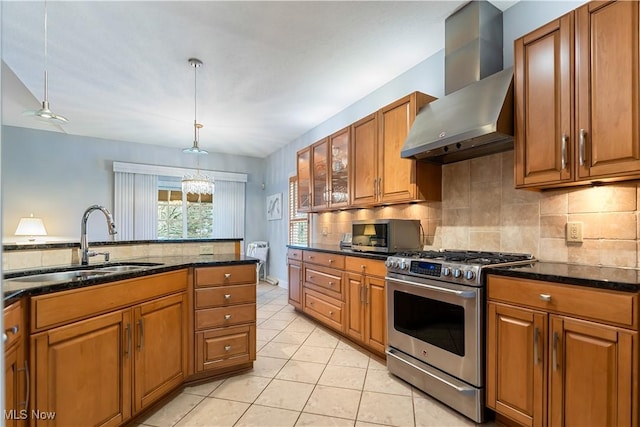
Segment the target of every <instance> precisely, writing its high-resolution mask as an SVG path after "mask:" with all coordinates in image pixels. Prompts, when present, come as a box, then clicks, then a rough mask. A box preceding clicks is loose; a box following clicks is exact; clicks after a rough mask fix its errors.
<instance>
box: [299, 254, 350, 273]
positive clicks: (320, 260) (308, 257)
mask: <svg viewBox="0 0 640 427" xmlns="http://www.w3.org/2000/svg"><path fill="white" fill-rule="evenodd" d="M303 257H304V262H308V263H313V264H318V265H323V266H325V267H331V268H337V269H340V270H342V269H344V255H336V254H330V253H326V252H313V251H303Z"/></svg>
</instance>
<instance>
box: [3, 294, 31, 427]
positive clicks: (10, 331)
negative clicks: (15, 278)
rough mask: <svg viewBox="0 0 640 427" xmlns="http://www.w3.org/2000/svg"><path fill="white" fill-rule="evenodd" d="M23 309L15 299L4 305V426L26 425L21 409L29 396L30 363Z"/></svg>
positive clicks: (25, 406) (22, 409)
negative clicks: (26, 351) (28, 360)
mask: <svg viewBox="0 0 640 427" xmlns="http://www.w3.org/2000/svg"><path fill="white" fill-rule="evenodd" d="M24 325H25V323H24V309H23V307H22V301H20V300H18V301H16V302H14V303H12V304H11V305H9V306H7V307H5V308H4V329H5V332H4V335H3V338H4V393H5V405H4V410H5V412H4V421H5V425H6V426H11V427H18V426H24V425H26V417H25V414H28V413H25V412H23V411H27V410H28V408H27V405H28V402H29V398H28V396H27V393H28V390H29V388H28V385H27V381H28V380H29V374H28V372H29V364H28V362H27V360H26V357H25V346H26V342H25V332H24Z"/></svg>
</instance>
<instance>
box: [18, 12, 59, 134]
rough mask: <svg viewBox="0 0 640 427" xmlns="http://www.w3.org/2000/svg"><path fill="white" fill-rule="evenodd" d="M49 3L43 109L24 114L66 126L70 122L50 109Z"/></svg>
mask: <svg viewBox="0 0 640 427" xmlns="http://www.w3.org/2000/svg"><path fill="white" fill-rule="evenodd" d="M47 33H48V31H47V2H46V0H45V2H44V100H43V101H42V108H40V109H39V110H29V111H25V112H24V114H25V115H28V116H35V117H36V118H37V119H40V120H43V121H46V122H50V123H55V124H64V123H68V122H69V120H68V119H67V118H66V117H64V116H61V115H59V114H55V113H54V112H53V111H51V109H50V108H49V75H48V73H47V47H48V46H47V45H48V43H47V42H48V40H47Z"/></svg>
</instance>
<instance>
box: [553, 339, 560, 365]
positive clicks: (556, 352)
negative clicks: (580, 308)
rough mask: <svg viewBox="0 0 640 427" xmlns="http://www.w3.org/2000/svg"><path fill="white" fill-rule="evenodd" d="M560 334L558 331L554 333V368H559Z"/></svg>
mask: <svg viewBox="0 0 640 427" xmlns="http://www.w3.org/2000/svg"><path fill="white" fill-rule="evenodd" d="M559 338H560V337H559V336H558V333H557V332H554V333H553V370H554V371H557V370H558V340H559Z"/></svg>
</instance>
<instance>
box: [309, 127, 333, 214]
mask: <svg viewBox="0 0 640 427" xmlns="http://www.w3.org/2000/svg"><path fill="white" fill-rule="evenodd" d="M328 146H329V143H328V138H325V139H323V140H321V141H318V142H316V143H315V144H313V145H312V146H311V152H312V154H311V157H312V162H313V173H312V175H311V180H312V181H313V186H312V194H313V203H312V204H311V210H321V209H323V208H326V207H327V206H328V204H329V198H330V196H331V194H330V193H331V192H330V191H329V187H328V183H329V175H328V167H327V166H328V163H329V149H328Z"/></svg>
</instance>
